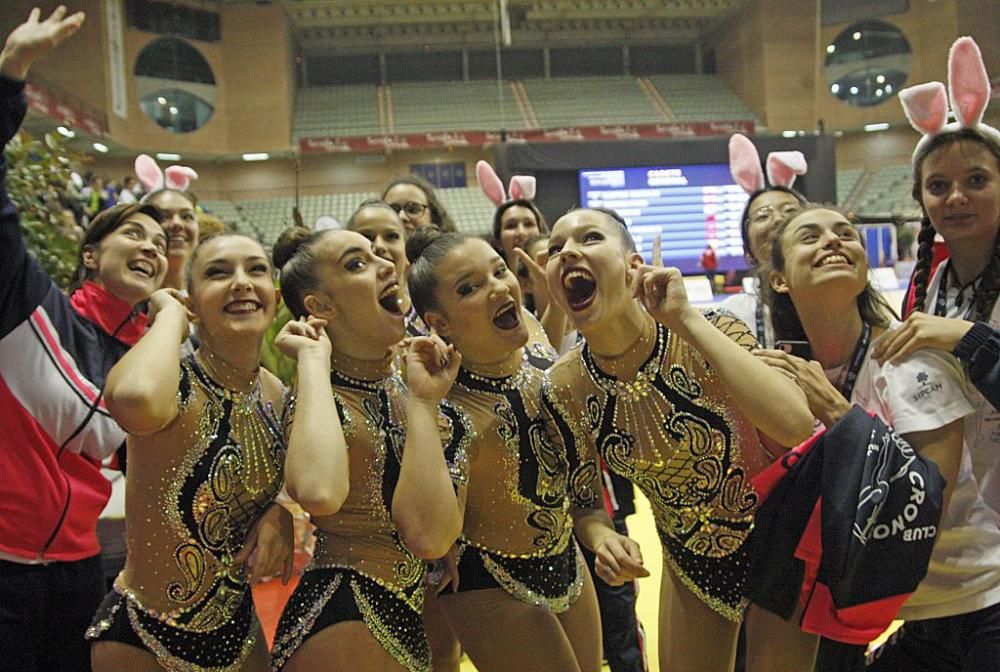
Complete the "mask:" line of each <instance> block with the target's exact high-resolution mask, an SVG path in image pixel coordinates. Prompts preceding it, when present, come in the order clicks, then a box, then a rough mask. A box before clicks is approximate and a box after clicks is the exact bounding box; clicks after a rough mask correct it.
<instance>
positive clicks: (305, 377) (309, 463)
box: [274, 317, 350, 516]
mask: <svg viewBox="0 0 1000 672" xmlns="http://www.w3.org/2000/svg"><path fill="white" fill-rule="evenodd" d="M325 326H326V321H325V320H321V319H319V318H315V317H308V318H305V319H304V320H291V321H289V322H288V323H286V324H285V326H284V327H282V329H281V331H280V332H279V333H278V336H277V337H276V338H275V339H274V343H275V345H277V346H278V348H279V349H280V350H281V353H282V354H284V355H286V356H288V357H291V358H292V359H295V360H296V373H297V376H296V392H295V402H294V403H295V409H294V417H293V419H292V423H291V430H290V431H289V433H288V454H287V456H286V457H285V487H286V489H287V490H288V494H289V496H291V497H292V499H294V500H295V501H297V502H298V503H299V505H300V506H301V507H302V508H303V509H305V510H306V511H308V512H309V513H310V514H312V515H314V516H329V515H332V514H334V513H336V512H337V511H339V510H340V507H341V506H342V505H343V503H344V500H345V499H347V493H348V491H349V488H350V478H349V467H348V455H347V442H346V440H345V439H344V430H343V427H341V424H340V415H339V413H338V412H337V404H336V401H334V397H333V388H332V387H331V386H330V354H331V350H332V346H331V344H330V339H329V337H328V336H327V334H326V331H325V330H324V327H325Z"/></svg>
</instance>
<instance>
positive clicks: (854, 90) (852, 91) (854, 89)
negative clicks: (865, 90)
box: [851, 86, 858, 96]
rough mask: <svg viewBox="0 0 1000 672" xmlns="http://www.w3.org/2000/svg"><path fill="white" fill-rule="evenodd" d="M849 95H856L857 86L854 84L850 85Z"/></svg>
mask: <svg viewBox="0 0 1000 672" xmlns="http://www.w3.org/2000/svg"><path fill="white" fill-rule="evenodd" d="M851 95H852V96H856V95H858V87H856V86H852V87H851Z"/></svg>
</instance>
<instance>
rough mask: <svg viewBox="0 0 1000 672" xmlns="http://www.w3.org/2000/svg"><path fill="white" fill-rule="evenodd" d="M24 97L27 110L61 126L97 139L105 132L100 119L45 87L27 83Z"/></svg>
mask: <svg viewBox="0 0 1000 672" xmlns="http://www.w3.org/2000/svg"><path fill="white" fill-rule="evenodd" d="M24 95H25V96H26V97H27V99H28V108H29V109H30V110H32V111H34V112H37V113H38V114H44V115H45V116H47V117H51V118H52V119H55V120H56V121H58V122H60V123H62V124H65V125H67V126H69V127H71V128H76V129H79V130H81V131H83V132H85V133H87V134H88V135H91V136H94V137H98V138H99V137H102V136H103V135H104V134H105V132H106V131H107V127H106V126H105V124H104V121H103V120H102V119H100V118H98V117H97V116H95V115H94V114H91V113H88V112H85V111H84V110H81V109H80V108H79V107H78V106H76V105H74V104H73V103H72V102H68V101H66V100H64V99H63V98H62V97H61V96H59V95H58V94H57V93H54V92H53V91H51V90H49V89H48V88H47V87H45V86H42V85H40V84H37V83H32V82H28V83H27V84H25V86H24Z"/></svg>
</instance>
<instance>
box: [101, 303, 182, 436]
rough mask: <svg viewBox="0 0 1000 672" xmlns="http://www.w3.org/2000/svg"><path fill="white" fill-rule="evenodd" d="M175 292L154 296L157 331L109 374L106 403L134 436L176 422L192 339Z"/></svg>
mask: <svg viewBox="0 0 1000 672" xmlns="http://www.w3.org/2000/svg"><path fill="white" fill-rule="evenodd" d="M182 301H184V299H183V297H181V296H180V294H179V293H178V292H177V290H175V289H158V290H156V291H155V292H153V294H152V296H150V297H149V314H150V319H151V320H152V323H153V326H151V327H150V328H149V331H147V332H146V333H145V334H144V335H143V337H142V338H140V339H139V342H138V343H136V344H135V345H134V346H133V347H132V348H131V349H130V350H129V351H128V352H127V353H125V356H124V357H122V358H121V359H120V360H118V363H117V364H115V365H114V367H113V368H112V369H111V371H110V372H109V373H108V380H107V382H106V383H105V386H104V400H105V403H106V404H107V407H108V411H110V412H111V415H112V417H114V419H115V420H116V421H117V422H118V424H119V425H121V426H122V428H123V429H124V430H125V431H127V432H129V433H130V434H138V435H142V434H152V433H153V432H156V431H158V430H160V429H162V428H163V427H165V426H166V425H167V424H169V423H170V421H172V420H173V419H174V418H175V417H177V412H178V407H177V388H178V387H179V386H180V380H181V344H182V343H183V342H184V339H186V338H187V335H188V318H187V307H186V306H185V305H184V304H183V303H182Z"/></svg>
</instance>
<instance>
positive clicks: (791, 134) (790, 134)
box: [781, 131, 799, 138]
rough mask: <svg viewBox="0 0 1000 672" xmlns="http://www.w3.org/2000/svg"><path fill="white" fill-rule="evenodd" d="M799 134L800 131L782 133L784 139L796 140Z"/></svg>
mask: <svg viewBox="0 0 1000 672" xmlns="http://www.w3.org/2000/svg"><path fill="white" fill-rule="evenodd" d="M798 134H799V132H798V131H782V132H781V137H783V138H794V137H795V136H796V135H798Z"/></svg>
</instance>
